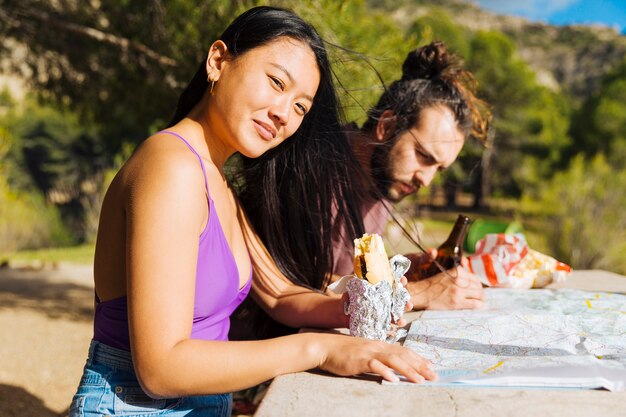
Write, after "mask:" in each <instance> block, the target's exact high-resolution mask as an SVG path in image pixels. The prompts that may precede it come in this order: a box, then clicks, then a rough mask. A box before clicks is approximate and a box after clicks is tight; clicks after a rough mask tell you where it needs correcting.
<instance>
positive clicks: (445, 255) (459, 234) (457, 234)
mask: <svg viewBox="0 0 626 417" xmlns="http://www.w3.org/2000/svg"><path fill="white" fill-rule="evenodd" d="M469 223H470V218H469V217H467V216H465V215H463V214H459V217H458V218H457V219H456V223H454V227H453V228H452V232H450V236H448V238H447V239H446V241H445V242H443V243H442V244H441V245H440V246H439V247H438V248H437V256H436V257H435V262H433V260H432V259H431V260H429V261H426V262H424V263H422V264H421V265H420V266H419V267H418V271H417V276H418V278H428V277H430V276H433V275H435V274H438V273H439V272H441V270H442V269H443V270H444V271H447V270H448V269H452V268H455V267H457V266H459V265H461V259H462V257H463V240H464V239H465V235H466V234H467V227H468V225H469ZM437 264H439V266H440V267H441V269H440V268H439V267H438V266H437Z"/></svg>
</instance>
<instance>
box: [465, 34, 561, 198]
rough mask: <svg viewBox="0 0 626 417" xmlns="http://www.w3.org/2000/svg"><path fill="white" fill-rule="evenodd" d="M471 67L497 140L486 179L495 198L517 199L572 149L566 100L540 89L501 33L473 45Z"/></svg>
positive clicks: (475, 40) (478, 38)
mask: <svg viewBox="0 0 626 417" xmlns="http://www.w3.org/2000/svg"><path fill="white" fill-rule="evenodd" d="M471 48H472V55H471V60H470V63H469V68H470V69H471V70H472V71H473V73H474V75H475V76H476V78H477V80H478V81H479V84H480V92H481V93H482V97H483V98H484V99H485V100H486V101H487V102H488V103H489V104H490V105H491V107H492V109H493V114H494V119H493V128H494V130H495V140H494V149H493V156H492V159H491V161H490V171H489V173H488V177H487V178H486V180H487V181H488V182H489V186H490V188H491V193H493V194H494V195H508V196H518V195H520V194H521V192H522V190H523V189H524V188H526V187H535V186H537V185H538V184H539V183H540V181H542V180H544V179H547V178H549V177H550V175H551V174H552V173H553V172H554V167H555V166H556V165H557V164H558V163H559V162H560V161H561V155H562V150H563V149H564V148H565V147H566V146H568V145H569V144H570V138H569V136H568V134H567V132H568V128H569V121H568V117H567V116H568V113H569V109H568V106H567V103H566V102H565V100H563V99H562V98H561V97H559V96H557V95H556V94H555V93H553V92H550V91H549V90H547V89H546V88H545V87H542V86H540V85H538V84H537V82H536V79H535V74H534V73H533V72H532V71H531V70H530V68H529V67H528V65H527V64H526V63H525V62H524V61H522V60H521V59H520V58H519V57H517V55H516V50H515V46H514V44H513V42H512V41H511V40H510V39H509V38H508V37H506V36H505V35H503V34H501V33H498V32H479V33H477V34H476V35H475V36H474V38H473V39H472V40H471Z"/></svg>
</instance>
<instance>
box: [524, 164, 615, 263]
mask: <svg viewBox="0 0 626 417" xmlns="http://www.w3.org/2000/svg"><path fill="white" fill-rule="evenodd" d="M624 184H626V169H623V168H622V169H616V168H615V166H614V165H611V164H610V163H609V162H608V161H607V159H606V158H605V157H604V156H603V155H602V154H598V155H597V156H596V157H594V158H592V159H591V160H586V159H585V158H584V155H583V154H579V155H577V156H576V157H574V158H573V159H572V161H571V164H570V166H569V167H568V169H566V170H564V171H562V172H559V173H557V174H556V175H555V176H554V177H553V178H552V179H551V180H550V181H548V182H546V183H545V184H543V185H541V186H540V187H539V188H538V189H536V190H530V189H528V190H526V191H525V194H524V200H523V205H522V206H523V207H524V209H525V210H526V212H527V213H528V214H529V215H532V217H538V218H539V220H540V227H541V230H542V232H543V233H544V234H545V236H546V237H547V238H548V243H549V246H550V251H551V254H552V255H553V256H555V257H557V258H558V259H559V260H563V261H565V262H568V263H570V264H571V265H572V266H573V267H574V268H582V269H595V268H599V269H607V270H610V271H615V272H618V273H622V274H624V273H626V261H625V260H624V251H626V213H625V212H624V209H623V208H624V206H625V205H626V188H625V187H624Z"/></svg>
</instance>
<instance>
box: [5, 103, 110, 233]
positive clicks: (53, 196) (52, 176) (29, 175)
mask: <svg viewBox="0 0 626 417" xmlns="http://www.w3.org/2000/svg"><path fill="white" fill-rule="evenodd" d="M2 124H3V125H4V126H6V129H7V131H8V132H10V136H11V137H12V138H13V141H12V146H11V149H10V151H9V153H10V156H11V157H10V158H7V164H8V166H9V167H10V168H11V169H10V170H7V173H6V175H7V181H8V183H9V184H10V185H11V187H12V188H13V189H15V190H20V191H23V192H38V193H41V194H43V195H44V196H45V197H46V200H47V202H49V203H53V204H56V205H57V206H59V207H60V208H61V214H62V216H63V218H64V220H65V222H66V224H68V225H69V227H70V229H71V231H72V233H73V235H74V238H75V240H77V241H80V240H82V239H83V238H84V228H83V221H82V220H83V216H84V214H85V207H84V205H83V204H82V202H83V201H84V200H85V199H86V198H89V197H88V196H90V195H92V194H93V193H94V191H95V190H96V188H97V184H99V182H100V181H101V176H102V172H103V170H104V167H105V166H106V165H107V161H108V158H107V155H106V152H105V149H104V143H103V142H102V140H101V139H100V137H99V136H98V132H97V130H96V128H95V127H93V125H92V126H91V127H90V126H88V125H87V124H86V123H84V122H83V123H81V122H80V121H79V119H78V116H77V115H76V114H75V113H73V112H71V111H70V110H68V109H64V110H63V109H60V108H53V107H51V106H43V105H40V104H39V103H38V102H37V101H36V100H35V99H34V98H32V97H31V98H27V99H26V101H25V102H24V103H23V104H22V107H21V108H20V109H17V110H13V111H10V112H9V113H8V114H6V115H5V116H4V117H3V118H2Z"/></svg>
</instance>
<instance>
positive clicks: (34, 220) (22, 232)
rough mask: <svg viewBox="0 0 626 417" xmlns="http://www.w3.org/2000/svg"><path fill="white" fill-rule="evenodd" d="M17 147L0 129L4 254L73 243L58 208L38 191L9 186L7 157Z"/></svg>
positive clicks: (1, 242) (0, 230)
mask: <svg viewBox="0 0 626 417" xmlns="http://www.w3.org/2000/svg"><path fill="white" fill-rule="evenodd" d="M14 143H15V141H14V139H13V137H12V136H11V134H10V132H9V131H8V130H7V129H5V128H2V127H0V252H11V251H15V250H18V249H22V248H29V247H41V246H49V245H53V244H67V243H69V238H68V236H67V234H66V233H65V230H64V228H63V225H62V223H61V219H60V216H59V213H58V210H57V209H56V208H55V207H54V206H52V205H50V204H47V203H46V202H45V200H44V199H43V197H42V195H41V194H40V193H38V192H36V191H24V190H18V189H15V188H13V187H11V186H10V185H9V182H8V178H7V171H8V170H7V164H6V163H5V161H6V158H5V157H6V155H7V154H8V153H9V152H10V150H11V146H12V145H13V144H14Z"/></svg>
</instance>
